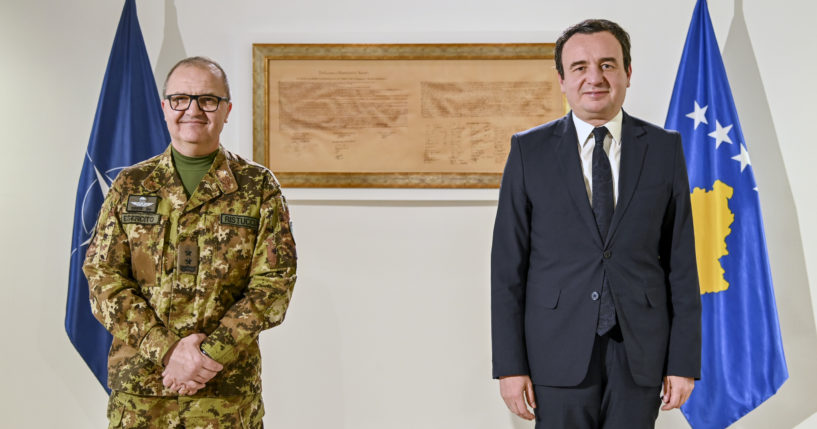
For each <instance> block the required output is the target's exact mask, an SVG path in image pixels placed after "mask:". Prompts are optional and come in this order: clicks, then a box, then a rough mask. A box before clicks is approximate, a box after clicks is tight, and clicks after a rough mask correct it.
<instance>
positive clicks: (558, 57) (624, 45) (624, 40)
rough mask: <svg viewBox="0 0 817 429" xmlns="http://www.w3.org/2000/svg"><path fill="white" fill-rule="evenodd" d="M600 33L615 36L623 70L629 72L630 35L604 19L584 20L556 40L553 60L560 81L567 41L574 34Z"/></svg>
mask: <svg viewBox="0 0 817 429" xmlns="http://www.w3.org/2000/svg"><path fill="white" fill-rule="evenodd" d="M602 31H608V32H610V34H612V35H613V36H615V38H616V40H618V43H619V44H620V45H621V53H622V54H624V70H625V71H629V70H630V35H629V34H627V32H626V31H624V29H623V28H621V26H620V25H618V24H616V23H615V22H613V21H608V20H606V19H586V20H584V21H582V22H580V23H578V24H576V25H574V26H572V27H570V28H568V29H567V30H565V31H564V33H562V35H561V36H559V39H558V40H556V52H555V54H554V58H553V59H554V60H555V61H556V71H558V72H559V76H560V77H561V78H562V79H564V78H565V69H564V66H563V65H562V48H564V46H565V43H567V41H568V39H570V38H571V37H573V35H574V34H576V33H581V34H593V33H599V32H602Z"/></svg>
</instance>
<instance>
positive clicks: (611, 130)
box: [571, 110, 624, 205]
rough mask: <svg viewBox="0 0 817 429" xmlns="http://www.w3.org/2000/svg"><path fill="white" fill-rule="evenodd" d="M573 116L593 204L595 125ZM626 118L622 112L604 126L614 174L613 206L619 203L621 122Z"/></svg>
mask: <svg viewBox="0 0 817 429" xmlns="http://www.w3.org/2000/svg"><path fill="white" fill-rule="evenodd" d="M571 116H573V125H575V126H576V135H577V136H578V137H579V141H578V144H579V157H580V158H581V161H582V173H583V174H584V186H585V188H586V189H587V198H589V199H590V204H591V205H592V204H593V148H594V147H595V146H596V138H595V137H594V136H593V128H595V127H594V126H593V125H590V124H588V123H587V122H584V121H582V120H581V119H579V118H577V117H576V115H575V114H572V115H571ZM623 117H624V115H623V114H622V110H619V111H618V114H617V115H616V116H615V117H614V118H613V119H612V120H610V122H608V123H606V124H604V125H603V126H605V127H607V131H608V133H607V137H605V138H604V151H605V152H606V153H607V158H608V159H610V170H611V172H612V174H613V204H614V205H615V204H616V203H618V170H619V166H620V164H621V163H620V160H621V120H622V118H623Z"/></svg>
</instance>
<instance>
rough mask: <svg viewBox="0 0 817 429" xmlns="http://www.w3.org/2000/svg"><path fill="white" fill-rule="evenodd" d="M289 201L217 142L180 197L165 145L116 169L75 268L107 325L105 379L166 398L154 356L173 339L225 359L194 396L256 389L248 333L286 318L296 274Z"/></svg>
mask: <svg viewBox="0 0 817 429" xmlns="http://www.w3.org/2000/svg"><path fill="white" fill-rule="evenodd" d="M295 261H296V255H295V242H294V241H293V238H292V231H291V224H290V220H289V211H288V210H287V205H286V201H285V199H284V197H283V195H281V189H280V187H279V185H278V182H277V181H276V180H275V177H274V176H273V175H272V173H271V172H270V171H269V170H267V169H266V168H264V167H261V166H259V165H257V164H254V163H251V162H248V161H246V160H244V159H242V158H241V157H239V156H236V155H234V154H232V153H230V152H229V151H227V150H226V149H224V148H223V147H220V148H219V153H218V155H217V156H216V158H215V160H214V161H213V165H212V166H211V167H210V171H208V172H207V174H206V175H205V176H204V178H202V180H201V182H200V183H199V185H198V188H196V190H195V192H194V193H193V195H191V196H190V198H189V199H188V198H187V196H186V195H185V192H184V189H183V187H182V183H181V179H180V178H179V175H178V174H177V173H176V170H175V168H174V166H173V161H172V157H171V152H170V147H169V146H168V148H167V150H165V152H164V153H162V154H161V155H158V156H156V157H153V158H151V159H149V160H147V161H144V162H141V163H139V164H136V165H134V166H132V167H129V168H127V169H125V170H123V171H122V172H121V173H119V176H118V177H117V178H116V180H115V181H114V183H113V185H112V186H111V189H110V191H109V192H108V195H107V196H106V198H105V202H104V203H103V205H102V208H101V210H100V213H99V221H98V222H97V228H96V232H95V236H94V238H93V240H92V242H91V245H90V246H89V247H88V253H87V254H86V258H85V265H84V266H83V270H84V272H85V275H86V277H87V278H88V284H89V287H90V301H91V308H92V311H93V313H94V316H96V318H97V319H99V321H100V322H101V323H102V324H103V325H105V327H106V328H107V330H108V331H110V332H111V334H113V344H112V345H111V350H110V354H109V356H108V384H109V386H110V387H111V389H113V390H118V391H123V392H128V393H133V394H137V395H151V396H168V395H175V392H173V391H171V390H168V389H165V388H164V386H163V385H162V375H161V373H162V371H163V366H162V358H163V357H164V355H165V353H166V352H167V351H168V350H169V349H170V347H171V346H172V345H173V344H174V343H175V342H176V341H178V340H179V339H180V338H182V337H185V336H187V335H190V334H192V333H197V332H200V333H204V334H206V335H207V336H208V337H207V339H206V340H205V341H204V342H203V343H202V349H203V350H204V351H205V352H207V354H208V355H209V356H211V357H212V358H213V359H215V360H216V361H218V362H220V363H221V364H223V365H224V369H223V370H222V371H221V372H219V373H218V374H217V375H216V377H215V378H213V379H212V380H210V382H208V383H207V385H206V386H205V387H204V388H203V389H201V390H200V391H199V392H198V393H197V395H200V396H207V397H212V396H233V395H243V394H248V393H257V392H260V390H261V378H260V374H261V356H260V352H259V348H258V334H259V332H260V331H262V330H264V329H268V328H271V327H273V326H276V325H278V324H280V323H281V322H282V321H283V320H284V314H285V313H286V310H287V306H288V305H289V301H290V297H291V296H292V289H293V286H294V283H295V277H296V276H295V265H296V264H295Z"/></svg>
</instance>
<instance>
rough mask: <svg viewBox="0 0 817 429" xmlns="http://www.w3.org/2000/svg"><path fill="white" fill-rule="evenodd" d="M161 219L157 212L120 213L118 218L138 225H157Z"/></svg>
mask: <svg viewBox="0 0 817 429" xmlns="http://www.w3.org/2000/svg"><path fill="white" fill-rule="evenodd" d="M161 219H162V217H161V216H159V215H158V214H150V213H122V215H121V216H120V217H119V220H120V221H121V222H122V223H138V224H140V225H158V224H159V221H160V220H161Z"/></svg>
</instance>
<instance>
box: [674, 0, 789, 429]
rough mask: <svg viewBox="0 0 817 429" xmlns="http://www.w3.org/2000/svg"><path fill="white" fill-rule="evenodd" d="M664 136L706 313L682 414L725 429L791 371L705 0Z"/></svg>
mask: <svg viewBox="0 0 817 429" xmlns="http://www.w3.org/2000/svg"><path fill="white" fill-rule="evenodd" d="M666 128H668V129H673V130H678V131H679V132H680V133H681V136H682V138H683V142H684V152H685V154H686V159H687V169H688V171H689V184H690V192H691V194H692V198H691V199H692V216H693V220H694V225H695V251H696V253H697V258H698V275H699V278H700V285H701V303H702V306H703V314H702V318H703V320H702V329H703V344H702V362H701V363H702V365H701V367H702V368H701V380H700V381H698V382H697V383H695V390H694V391H693V392H692V396H691V397H690V399H689V401H688V402H687V403H686V404H685V405H684V406H683V407H682V408H681V410H682V411H683V413H684V416H685V417H686V419H687V421H689V423H690V425H692V427H693V428H725V427H727V426H729V425H730V424H732V423H734V422H735V421H737V420H738V419H740V418H741V417H743V416H744V415H745V414H746V413H748V412H749V411H751V410H753V409H754V408H755V407H757V406H758V405H760V404H761V403H762V402H763V401H765V400H766V399H768V398H769V397H770V396H772V395H774V394H775V392H777V390H778V389H779V388H780V386H781V385H782V384H783V382H784V381H786V379H787V378H788V370H787V369H786V360H785V356H784V355H783V343H782V340H781V338H780V327H779V325H778V321H777V308H776V306H775V299H774V290H773V288H772V276H771V271H770V270H769V260H768V255H767V253H766V238H765V236H764V232H763V218H762V217H761V213H760V199H759V197H758V189H757V185H756V183H755V177H754V173H753V171H752V163H751V161H750V159H749V152H748V145H747V142H746V140H745V139H744V136H743V132H742V130H741V127H740V121H738V114H737V110H736V109H735V103H734V101H733V99H732V91H731V89H730V87H729V81H728V80H727V78H726V69H725V68H724V66H723V60H722V59H721V55H720V51H719V50H718V42H717V41H716V40H715V33H714V31H713V29H712V23H711V21H710V19H709V11H708V10H707V5H706V0H698V3H697V5H696V6H695V12H693V16H692V23H691V24H690V26H689V33H688V34H687V39H686V45H685V46H684V53H683V55H682V57H681V64H680V66H679V68H678V76H677V77H676V78H675V89H674V90H673V92H672V100H671V101H670V107H669V112H668V113H667V122H666ZM750 137H751V136H750Z"/></svg>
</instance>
